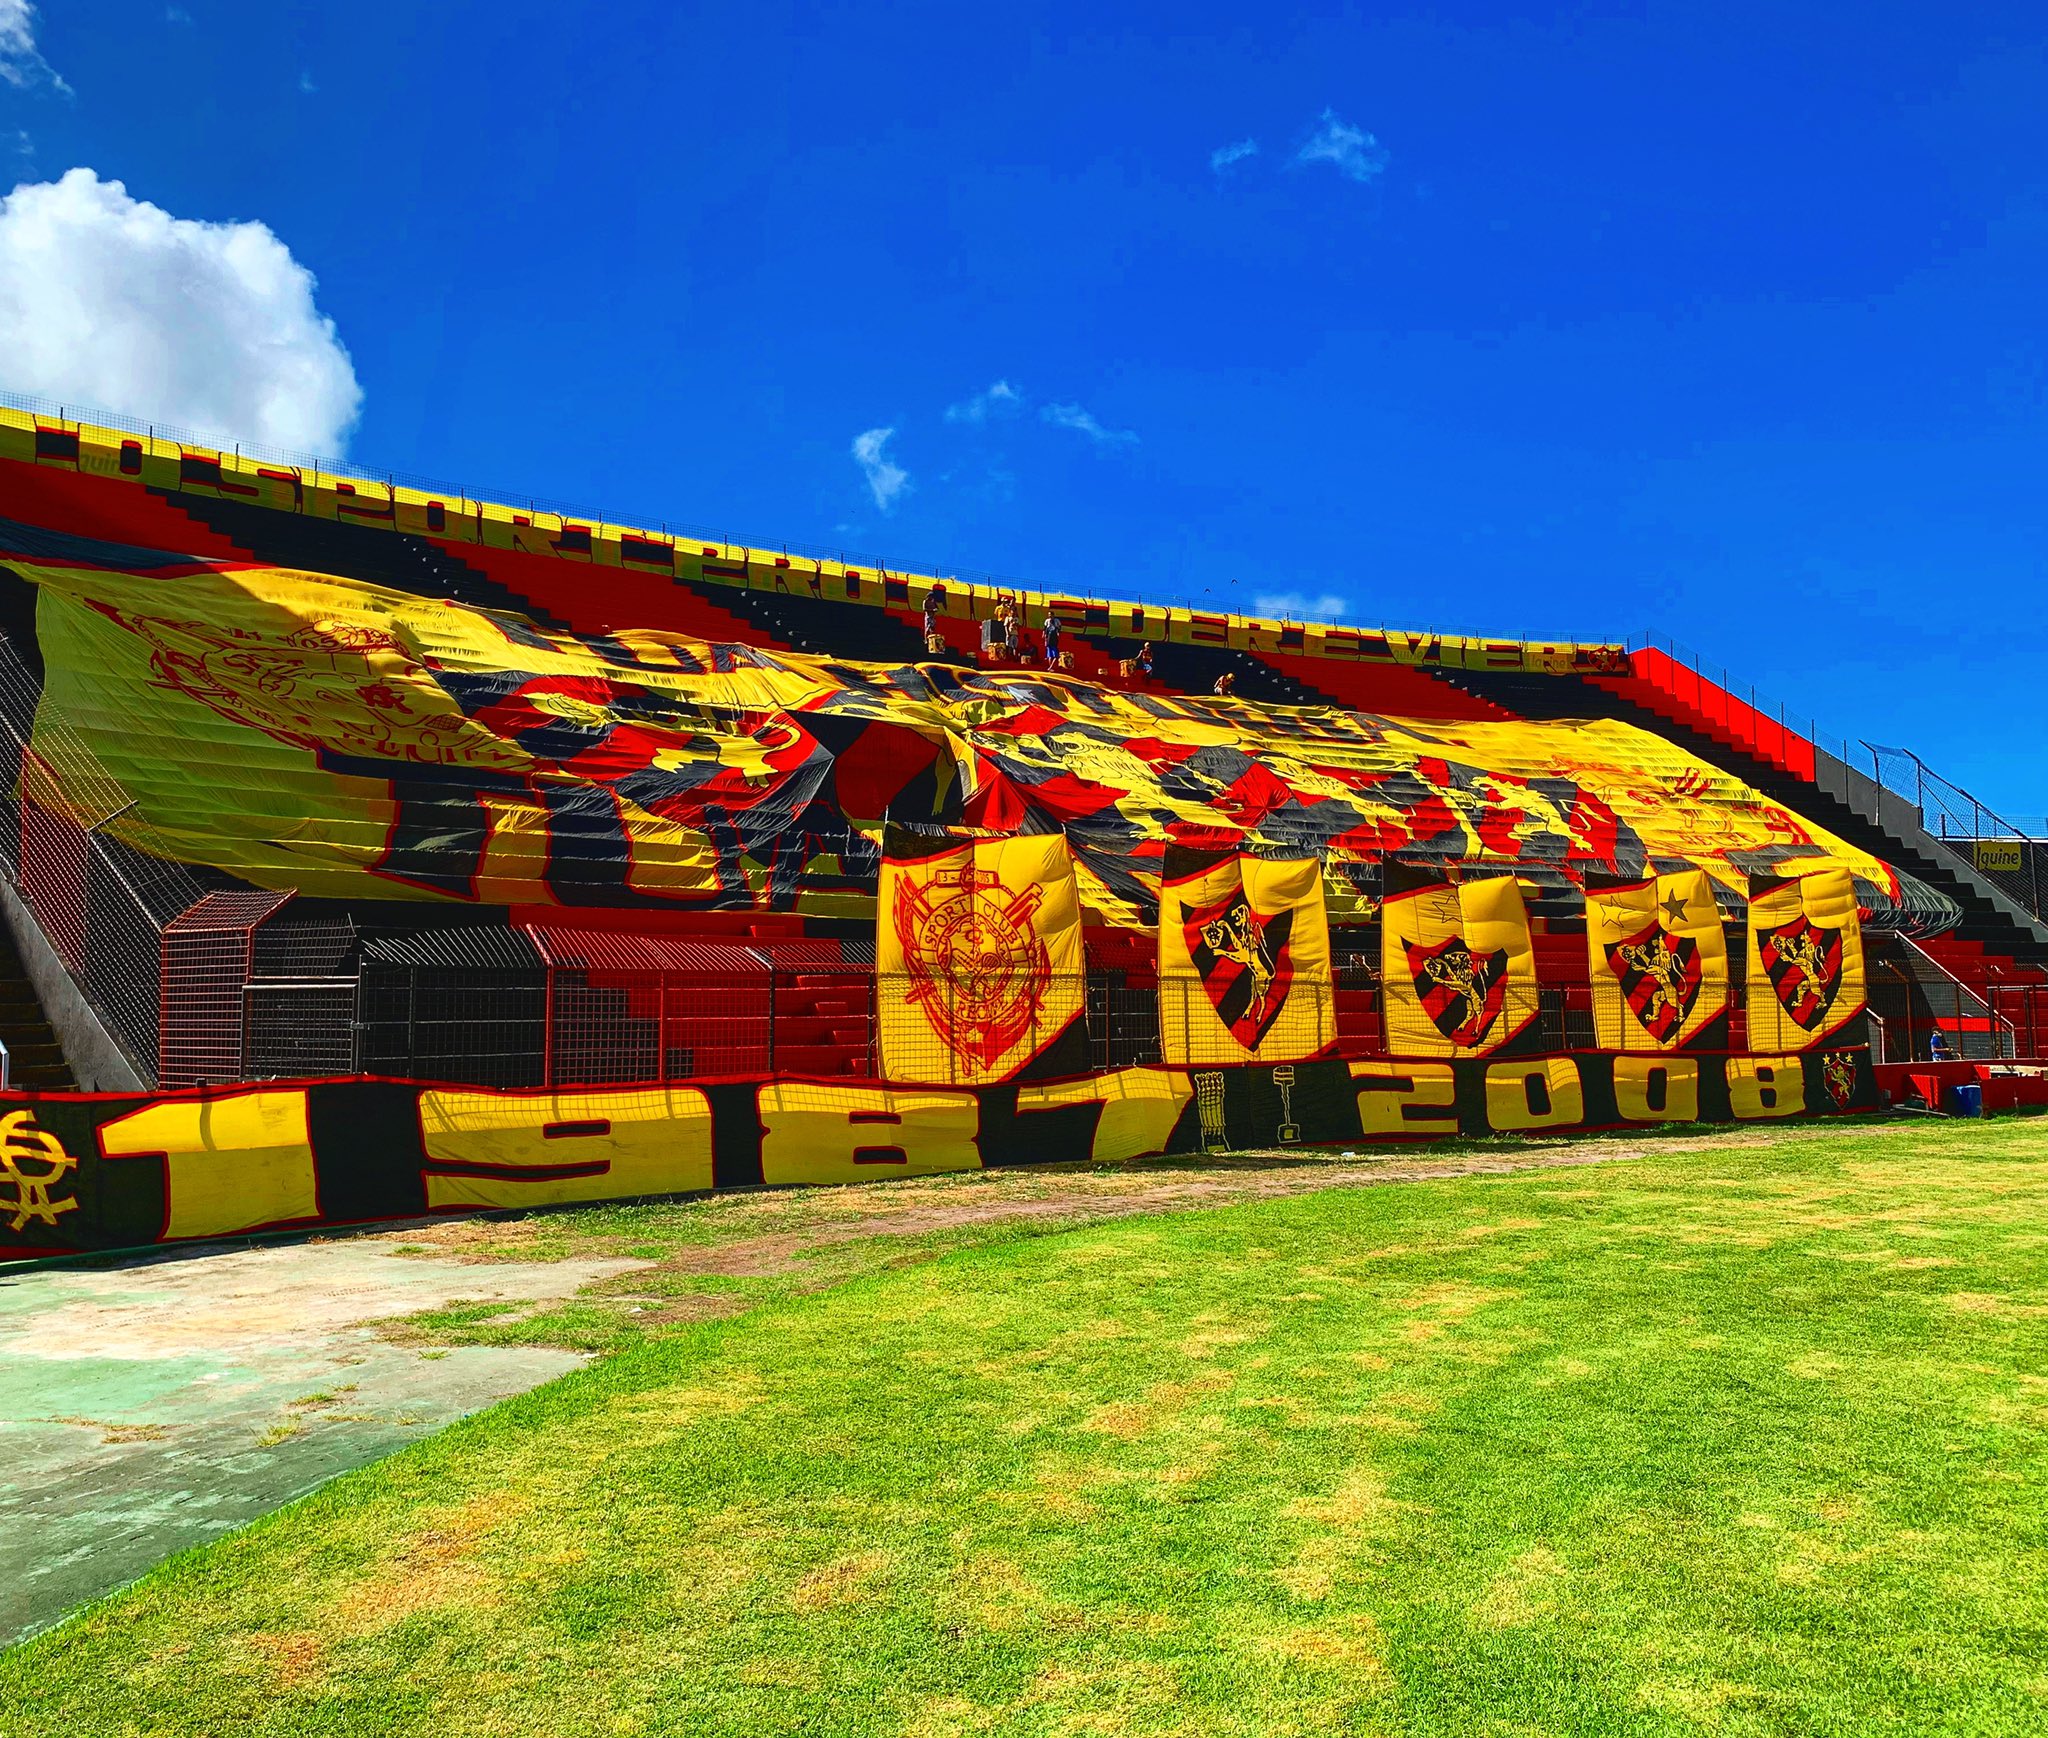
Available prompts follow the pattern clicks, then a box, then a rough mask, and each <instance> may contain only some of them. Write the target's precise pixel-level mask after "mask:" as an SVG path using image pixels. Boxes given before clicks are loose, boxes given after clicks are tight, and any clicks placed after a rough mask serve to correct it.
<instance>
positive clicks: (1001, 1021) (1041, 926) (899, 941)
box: [875, 830, 1086, 1086]
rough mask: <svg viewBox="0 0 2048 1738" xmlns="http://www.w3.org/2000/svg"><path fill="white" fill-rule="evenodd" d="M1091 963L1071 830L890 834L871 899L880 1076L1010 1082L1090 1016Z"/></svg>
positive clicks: (955, 1083) (908, 1081)
mask: <svg viewBox="0 0 2048 1738" xmlns="http://www.w3.org/2000/svg"><path fill="white" fill-rule="evenodd" d="M1085 972H1086V966H1085V964H1084V963H1083V960H1082V955H1081V904H1080V900H1079V898H1078V897H1077V895H1076V893H1075V888H1074V861H1073V857H1072V855H1071V853H1070V852H1069V851H1068V849H1067V841H1066V840H1065V839H1064V838H1063V837H1062V836H1061V835H1059V834H1057V833H1048V834H1040V835H1036V836H1033V837H1030V838H1023V839H965V840H948V839H945V838H942V837H922V836H919V835H915V834H908V833H899V832H896V831H893V830H892V831H891V833H890V834H889V838H888V854H887V855H885V856H884V857H883V859H882V878H881V891H880V895H879V897H878V898H877V900H876V906H875V1007H876V1017H877V1018H876V1026H877V1033H878V1041H879V1043H880V1046H881V1063H882V1075H883V1078H885V1079H887V1080H891V1081H897V1082H902V1083H906V1084H937V1085H946V1086H987V1085H991V1084H993V1083H995V1082H996V1081H1001V1080H1008V1079H1010V1078H1011V1077H1013V1076H1014V1075H1015V1074H1016V1073H1017V1072H1018V1071H1019V1070H1020V1069H1022V1068H1024V1067H1025V1066H1026V1065H1027V1064H1028V1063H1030V1062H1031V1061H1033V1060H1034V1059H1035V1058H1037V1057H1039V1056H1040V1055H1042V1054H1044V1053H1045V1052H1046V1051H1047V1050H1048V1049H1049V1047H1050V1046H1051V1045H1053V1044H1054V1043H1055V1042H1056V1041H1057V1040H1058V1039H1060V1038H1061V1037H1063V1036H1064V1035H1065V1034H1067V1033H1068V1032H1069V1031H1071V1030H1072V1029H1073V1028H1074V1026H1075V1023H1076V1022H1077V1021H1079V1020H1080V1018H1081V1010H1082V996H1083V984H1084V977H1085Z"/></svg>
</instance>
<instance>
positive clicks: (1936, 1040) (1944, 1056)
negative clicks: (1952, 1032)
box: [1927, 1026, 1955, 1062]
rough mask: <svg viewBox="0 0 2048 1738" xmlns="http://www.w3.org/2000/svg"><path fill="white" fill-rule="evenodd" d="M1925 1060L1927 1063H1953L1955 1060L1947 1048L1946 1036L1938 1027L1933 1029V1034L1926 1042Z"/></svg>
mask: <svg viewBox="0 0 2048 1738" xmlns="http://www.w3.org/2000/svg"><path fill="white" fill-rule="evenodd" d="M1927 1060H1928V1061H1929V1062H1953V1061H1954V1060H1955V1056H1954V1055H1953V1053H1952V1052H1951V1051H1950V1050H1949V1047H1948V1034H1947V1033H1946V1032H1944V1031H1943V1030H1942V1029H1941V1028H1940V1027H1939V1026H1937V1027H1935V1028H1934V1031H1933V1033H1932V1034H1931V1035H1930V1036H1929V1038H1928V1040H1927Z"/></svg>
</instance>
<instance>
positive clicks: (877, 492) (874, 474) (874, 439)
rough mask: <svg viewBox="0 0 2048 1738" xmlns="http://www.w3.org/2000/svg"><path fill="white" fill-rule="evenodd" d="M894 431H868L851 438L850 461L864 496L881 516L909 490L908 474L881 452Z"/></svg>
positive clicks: (884, 452)
mask: <svg viewBox="0 0 2048 1738" xmlns="http://www.w3.org/2000/svg"><path fill="white" fill-rule="evenodd" d="M895 432H896V431H895V430H894V429H893V428H871V429H869V430H868V431H867V433H866V434H858V435H855V436H854V437H853V462H854V463H855V464H857V465H858V466H860V470H861V475H862V476H863V477H865V478H866V479H867V485H868V493H869V494H870V495H872V496H874V498H875V505H876V506H877V507H879V508H881V510H882V511H883V512H884V513H887V512H890V511H892V510H893V509H894V508H895V505H896V498H897V496H899V495H901V494H902V493H903V491H904V490H906V489H908V488H909V487H910V473H909V472H908V471H906V470H905V469H904V468H903V467H902V466H901V465H899V464H898V463H897V462H896V461H895V460H894V459H892V458H890V457H889V455H888V453H887V452H886V451H885V450H884V449H885V448H887V446H888V444H889V439H890V437H891V436H892V435H894V434H895Z"/></svg>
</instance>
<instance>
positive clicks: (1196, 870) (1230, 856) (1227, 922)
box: [1159, 845, 1337, 1064]
mask: <svg viewBox="0 0 2048 1738" xmlns="http://www.w3.org/2000/svg"><path fill="white" fill-rule="evenodd" d="M1336 1034H1337V1015H1336V1003H1335V1001H1334V999H1333V997H1332V995H1331V991H1330V920H1329V913H1328V910H1327V908H1326V907H1325V905H1324V903H1323V877H1322V865H1321V864H1320V863H1318V862H1317V860H1316V859H1315V858H1313V857H1304V858H1300V859H1297V860H1293V861H1287V862H1272V861H1268V860H1266V859H1264V858H1259V857H1244V856H1240V855H1238V854H1237V853H1236V852H1234V851H1231V852H1217V851H1203V850H1197V849H1195V848H1193V847H1191V846H1185V845H1169V846H1168V847H1167V848H1166V853H1165V857H1164V860H1163V861H1162V863H1161V866H1160V881H1159V1043H1160V1053H1161V1056H1162V1059H1163V1060H1164V1061H1166V1062H1167V1063H1169V1064H1178V1063H1221V1062H1299V1061H1303V1060H1305V1059H1307V1058H1309V1057H1311V1056H1317V1055H1320V1054H1321V1053H1322V1052H1323V1051H1324V1050H1326V1049H1328V1048H1329V1045H1330V1043H1331V1041H1332V1040H1333V1039H1334V1038H1335V1037H1336Z"/></svg>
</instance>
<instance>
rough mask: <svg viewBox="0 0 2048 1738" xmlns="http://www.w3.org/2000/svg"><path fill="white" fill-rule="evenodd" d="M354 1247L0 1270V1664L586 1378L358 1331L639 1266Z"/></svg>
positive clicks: (527, 1357) (488, 1351) (188, 1254)
mask: <svg viewBox="0 0 2048 1738" xmlns="http://www.w3.org/2000/svg"><path fill="white" fill-rule="evenodd" d="M393 1248H394V1245H393V1244H392V1243H391V1242H390V1241H389V1240H373V1239H369V1238H352V1239H341V1240H337V1241H332V1242H314V1243H298V1244H279V1245H272V1246H268V1247H264V1248H259V1249H240V1248H237V1249H224V1250H216V1251H214V1252H211V1253H209V1252H207V1251H204V1250H198V1251H194V1250H180V1251H178V1252H177V1253H175V1254H166V1255H161V1256H150V1257H144V1258H139V1259H137V1260H135V1261H132V1262H127V1263H123V1264H120V1265H115V1266H107V1267H96V1268H93V1269H82V1268H71V1269H45V1270H40V1271H32V1272H8V1271H7V1270H5V1269H0V1646H4V1645H6V1644H8V1643H10V1642H13V1641H17V1640H19V1639H20V1638H21V1637H22V1636H24V1635H27V1634H29V1633H31V1632H32V1631H34V1630H37V1629H41V1628H43V1627H45V1626H46V1625H48V1624H51V1623H53V1622H55V1621H56V1620H57V1619H58V1618H60V1617H61V1616H63V1614H64V1613H65V1612H67V1611H69V1610H71V1609H72V1608H73V1607H75V1606H77V1605H80V1604H82V1603H84V1602H85V1601H87V1600H90V1599H94V1598H97V1597H98V1596H99V1595H101V1594H103V1593H108V1592H111V1591H112V1590H113V1589H114V1588H116V1587H119V1586H121V1585H123V1584H124V1583H125V1582H128V1581H131V1580H133V1579H134V1578H135V1577H136V1576H138V1575H140V1574H142V1573H143V1572H144V1571H145V1570H147V1569H149V1568H150V1567H151V1566H152V1565H154V1564H156V1563H158V1562H160V1561H161V1560H162V1559H163V1558H165V1557H168V1556H170V1555H171V1554H172V1553H173V1552H176V1551H181V1550H184V1549H186V1548H187V1547H189V1546H194V1545H201V1544H204V1543H206V1542H207V1541H208V1540H210V1539H213V1538H215V1537H217V1536H218V1535H220V1534H221V1533H224V1532H226V1531H228V1530H229V1529H231V1528H234V1527H238V1526H241V1525H242V1524H243V1523H244V1522H247V1521H250V1520H253V1519H255V1518H256V1517H257V1516H258V1515H262V1514H265V1513H267V1512H269V1511H270V1510H272V1509H274V1508H276V1507H278V1506H279V1505H280V1504H282V1503H286V1502H289V1501H291V1500H292V1499H293V1498H294V1497H298V1496H302V1495H303V1494H304V1493H305V1492H307V1491H309V1490H311V1489H313V1487H314V1486H316V1485H318V1484H320V1483H322V1482H323V1481H324V1480H326V1479H330V1478H332V1477H333V1476H334V1475H335V1474H336V1473H340V1472H346V1471H347V1470H348V1469H349V1468H351V1467H356V1466H361V1465H363V1464H364V1463H365V1462H367V1461H372V1460H375V1459H377V1458H378V1457H379V1456H381V1455H385V1454H389V1453H390V1452H391V1451H392V1450H393V1449H395V1448H399V1447H402V1446H403V1445H404V1444H406V1443H408V1442H412V1441H415V1440H417V1439H418V1438H420V1437H421V1436H424V1435H426V1434H428V1433H430V1432H432V1431H434V1430H437V1429H439V1428H440V1427H441V1426H442V1425H444V1424H447V1423H448V1422H450V1421H451V1420H452V1419H455V1418H459V1417H461V1416H462V1415H463V1414H465V1413H468V1412H474V1411H476V1410H478V1409H479V1408H481V1407H485V1406H488V1405H490V1404H491V1403H492V1402H493V1401H496V1400H501V1399H503V1398H505V1396H507V1395H509V1394H516V1393H519V1392H521V1391H522V1390H524V1389H527V1388H531V1387H534V1386H535V1385H536V1384H538V1383H541V1382H544V1381H546V1380H548V1379H549V1378H550V1377H553V1376H557V1375H560V1374H561V1373H562V1372H563V1371H565V1370H569V1369H573V1368H574V1367H576V1366H577V1365H578V1364H580V1363H581V1362H583V1359H582V1357H581V1356H580V1355H579V1354H577V1353H573V1352H564V1351H558V1350H554V1349H551V1348H511V1349H498V1348H490V1347H458V1348H454V1349H451V1350H446V1351H435V1350H425V1351H422V1350H418V1349H414V1348H409V1347H404V1346H398V1345H393V1344H391V1343H389V1342H388V1341H386V1340H385V1339H383V1338H382V1337H381V1336H380V1335H379V1334H378V1332H377V1331H376V1329H375V1328H374V1327H372V1326H371V1325H370V1324H372V1323H374V1322H376V1321H378V1320H381V1319H384V1318H388V1317H392V1316H403V1315H411V1314H414V1313H417V1312H418V1311H421V1310H429V1309H436V1308H440V1307H442V1306H444V1305H446V1304H449V1303H451V1302H455V1301H458V1300H461V1301H470V1300H483V1299H507V1300H532V1301H540V1300H543V1299H550V1298H557V1297H564V1296H567V1295H568V1294H569V1293H571V1292H573V1291H575V1290H577V1289H578V1288H579V1287H581V1286H583V1285H586V1284H588V1283H590V1282H591V1281H592V1280H595V1279H600V1278H603V1277H605V1276H607V1275H609V1274H613V1273H617V1272H620V1271H621V1270H623V1269H628V1268H631V1267H635V1266H638V1265H640V1264H639V1263H636V1262H630V1261H607V1260H589V1259H586V1260H571V1261H553V1262H545V1263H528V1264H521V1263H516V1262H493V1263H490V1264H488V1265H484V1264H477V1263H470V1262H463V1261H460V1260H450V1259H447V1258H444V1257H438V1256H436V1257H424V1258H423V1257H417V1256H404V1255H396V1254H394V1253H393V1252H392V1251H393Z"/></svg>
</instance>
